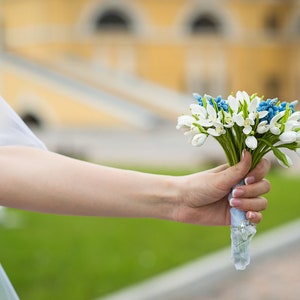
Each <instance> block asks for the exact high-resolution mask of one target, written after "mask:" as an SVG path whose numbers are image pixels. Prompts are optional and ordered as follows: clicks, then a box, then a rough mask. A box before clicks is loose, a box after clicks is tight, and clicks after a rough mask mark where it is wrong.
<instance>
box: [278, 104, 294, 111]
mask: <svg viewBox="0 0 300 300" xmlns="http://www.w3.org/2000/svg"><path fill="white" fill-rule="evenodd" d="M286 105H287V102H286V101H284V102H282V103H280V104H279V105H278V110H279V111H284V110H286ZM295 106H296V102H294V103H291V104H289V108H290V109H291V111H292V113H294V112H295Z"/></svg>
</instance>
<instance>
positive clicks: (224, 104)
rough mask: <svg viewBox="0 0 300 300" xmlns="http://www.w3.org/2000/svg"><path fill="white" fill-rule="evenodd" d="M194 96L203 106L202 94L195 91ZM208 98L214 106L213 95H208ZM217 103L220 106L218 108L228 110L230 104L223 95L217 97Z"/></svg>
mask: <svg viewBox="0 0 300 300" xmlns="http://www.w3.org/2000/svg"><path fill="white" fill-rule="evenodd" d="M193 96H194V98H195V99H196V100H197V101H198V104H199V105H200V106H203V100H202V96H200V95H199V94H197V93H194V94H193ZM206 99H207V100H208V102H209V103H210V104H211V105H212V106H213V101H212V99H213V98H212V97H210V96H206ZM215 103H216V104H217V107H218V110H219V111H220V110H222V109H223V110H224V111H226V112H228V104H227V101H226V100H224V99H222V97H221V96H218V97H217V98H216V99H215Z"/></svg>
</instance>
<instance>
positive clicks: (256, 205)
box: [0, 146, 270, 225]
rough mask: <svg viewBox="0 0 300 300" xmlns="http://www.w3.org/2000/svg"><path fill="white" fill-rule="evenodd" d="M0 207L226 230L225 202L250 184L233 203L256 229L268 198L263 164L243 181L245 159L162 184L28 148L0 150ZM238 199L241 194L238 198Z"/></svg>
mask: <svg viewBox="0 0 300 300" xmlns="http://www.w3.org/2000/svg"><path fill="white" fill-rule="evenodd" d="M0 165H1V175H0V205H2V206H8V207H15V208H19V209H26V210H32V211H39V212H45V213H55V214H68V215H87V216H111V217H143V218H147V217H148V218H159V219H168V220H174V221H180V222H186V223H197V224H205V225H226V224H230V216H229V206H228V201H227V195H228V193H229V192H230V189H231V187H232V186H234V185H235V184H237V183H238V182H239V181H240V180H241V179H243V178H245V177H248V183H249V184H248V185H246V186H243V187H241V188H239V189H237V192H236V193H235V196H236V198H235V200H234V201H233V202H232V203H233V204H234V203H235V205H236V206H237V207H238V208H241V209H243V210H247V211H249V212H248V214H247V216H248V217H251V221H253V222H256V223H258V222H260V220H261V213H260V212H259V211H261V210H263V209H265V208H266V199H264V198H263V197H261V195H262V194H265V193H267V192H268V191H269V189H270V186H269V183H268V181H266V180H264V179H263V177H264V176H265V174H266V173H267V172H268V170H269V167H270V163H269V162H268V161H267V160H262V161H261V163H260V165H258V167H257V168H256V169H254V170H253V171H252V172H251V173H249V174H248V172H249V168H250V165H251V156H250V154H249V153H248V152H246V153H245V155H244V158H243V160H242V161H241V162H240V163H239V164H237V165H236V166H234V167H230V168H229V167H228V166H225V165H224V166H220V167H218V168H216V169H212V170H209V171H205V172H200V173H195V174H192V175H187V176H166V175H155V174H147V173H142V172H136V171H129V170H122V169H117V168H111V167H105V166H101V165H97V164H92V163H88V162H83V161H80V160H76V159H72V158H68V157H66V156H62V155H59V154H56V153H53V152H49V151H42V150H37V149H33V148H29V147H18V146H17V147H16V146H5V147H0ZM238 191H240V192H238Z"/></svg>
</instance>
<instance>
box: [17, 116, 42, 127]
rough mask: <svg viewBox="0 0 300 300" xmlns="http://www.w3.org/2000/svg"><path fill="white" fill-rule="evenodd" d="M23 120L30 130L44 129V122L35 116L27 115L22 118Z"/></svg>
mask: <svg viewBox="0 0 300 300" xmlns="http://www.w3.org/2000/svg"><path fill="white" fill-rule="evenodd" d="M22 120H23V121H24V123H25V124H26V125H27V126H28V127H30V128H41V127H42V121H41V120H40V119H39V118H38V117H37V116H36V115H35V114H32V113H25V114H24V115H23V116H22Z"/></svg>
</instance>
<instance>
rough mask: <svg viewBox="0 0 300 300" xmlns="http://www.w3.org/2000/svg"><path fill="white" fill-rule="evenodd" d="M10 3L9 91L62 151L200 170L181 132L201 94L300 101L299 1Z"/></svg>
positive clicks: (5, 26)
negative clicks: (179, 124) (181, 121)
mask: <svg viewBox="0 0 300 300" xmlns="http://www.w3.org/2000/svg"><path fill="white" fill-rule="evenodd" d="M0 3H1V10H0V12H1V43H0V45H1V55H0V63H1V70H0V75H1V76H0V92H1V94H2V96H3V97H4V98H5V99H6V100H7V101H8V102H9V103H10V104H11V105H12V106H13V107H14V109H15V110H16V111H17V112H18V113H19V114H20V116H21V117H22V118H23V119H24V120H25V122H26V123H27V124H29V125H30V126H31V127H32V128H34V129H35V130H36V131H37V130H38V131H39V132H40V135H39V136H40V137H41V138H42V139H43V140H44V141H45V142H46V144H47V145H48V147H49V148H50V149H52V150H55V151H61V152H67V153H68V154H73V155H77V156H78V155H80V156H84V157H88V158H93V159H97V160H100V161H103V162H104V161H114V162H116V161H120V162H121V161H122V162H125V163H126V162H128V161H129V160H130V161H135V162H136V161H141V162H144V161H145V160H148V161H149V162H151V163H152V164H153V163H155V162H156V163H158V164H161V163H162V162H164V163H165V164H167V163H170V164H173V163H176V162H177V163H178V162H181V161H182V162H183V163H184V164H186V163H187V162H189V161H188V158H187V157H190V156H193V160H192V163H194V162H195V161H194V160H195V159H197V157H199V155H195V154H194V153H196V152H195V151H194V149H190V146H188V145H181V144H183V143H184V140H183V138H179V135H178V133H176V132H175V130H174V127H175V125H176V118H177V116H178V115H180V114H182V113H184V112H186V111H187V109H188V105H189V104H190V103H191V101H192V96H191V95H192V93H193V92H198V93H199V94H204V93H208V94H210V95H213V96H215V97H216V96H218V95H223V96H224V97H227V96H228V94H230V93H232V92H234V93H235V92H236V91H237V90H245V91H247V92H248V93H249V94H252V93H254V92H257V93H258V94H259V95H265V97H266V98H273V97H279V98H280V99H281V100H285V101H286V100H287V101H291V100H294V99H297V98H298V97H299V94H300V75H299V74H300V72H299V71H300V51H299V50H300V7H299V6H300V4H299V1H296V0H285V1H275V0H274V1H238V0H231V1H230V0H226V1H216V0H214V1H204V0H202V1H196V0H194V1H192V0H191V1H183V0H182V1H180V0H176V1H155V0H148V1H147V0H143V1H134V0H128V1H127V0H126V1H117V0H109V1H104V0H102V1H101V0H93V1H92V0H89V1H88V0H73V1H68V0H64V1H58V0H57V1H55V0H51V1H46V0H43V1H37V0H24V1H18V0H14V1H9V0H7V1H6V0H1V2H0ZM174 135H175V137H174ZM173 138H174V139H175V140H173ZM166 139H167V140H168V141H166ZM165 145H166V146H167V148H168V149H165ZM120 147H122V151H119V150H120V149H119V148H120ZM128 147H129V149H128ZM175 149H177V150H175ZM181 151H183V152H182V155H178V154H180V153H181ZM185 151H187V152H185ZM157 152H158V153H159V155H157ZM174 152H175V153H174ZM185 153H186V154H185ZM197 153H198V152H197ZM179 156H181V158H179ZM217 156H218V157H219V153H217ZM198 160H199V158H198Z"/></svg>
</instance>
